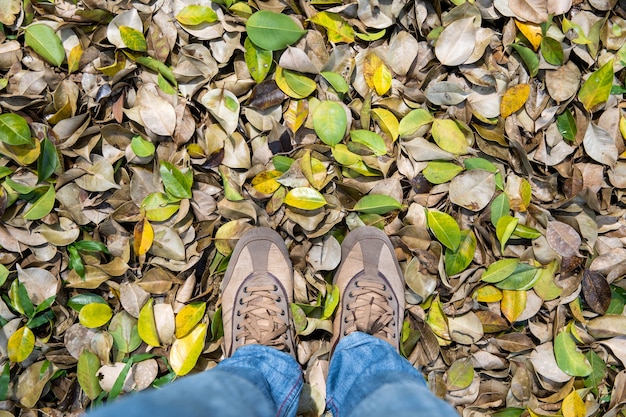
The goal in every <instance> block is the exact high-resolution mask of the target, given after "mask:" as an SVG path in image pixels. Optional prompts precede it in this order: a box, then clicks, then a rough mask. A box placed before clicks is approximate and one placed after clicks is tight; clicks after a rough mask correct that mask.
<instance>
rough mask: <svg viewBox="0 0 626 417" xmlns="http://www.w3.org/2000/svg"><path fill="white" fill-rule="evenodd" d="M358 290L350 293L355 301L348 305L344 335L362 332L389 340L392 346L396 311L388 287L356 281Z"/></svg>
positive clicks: (376, 283) (394, 336) (394, 335)
mask: <svg viewBox="0 0 626 417" xmlns="http://www.w3.org/2000/svg"><path fill="white" fill-rule="evenodd" d="M355 286H356V287H357V288H355V289H352V290H351V291H350V292H349V293H348V297H350V298H353V299H354V301H353V302H351V303H348V304H347V305H346V310H347V311H346V313H345V317H344V323H346V324H347V327H346V328H345V330H344V335H346V334H349V333H351V332H353V331H357V330H358V331H361V332H365V333H369V334H371V335H376V336H379V337H383V338H385V339H387V340H388V341H389V342H390V343H391V344H394V342H393V341H392V340H393V339H395V338H396V336H397V335H396V330H395V325H396V322H395V318H394V315H395V314H394V309H393V307H392V305H391V304H390V303H389V301H391V300H392V297H391V296H390V295H389V294H390V293H389V292H388V291H387V286H386V285H385V284H382V283H378V282H371V281H355Z"/></svg>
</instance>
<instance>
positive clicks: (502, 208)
mask: <svg viewBox="0 0 626 417" xmlns="http://www.w3.org/2000/svg"><path fill="white" fill-rule="evenodd" d="M510 212H511V207H510V206H509V198H508V197H507V195H506V194H505V193H501V194H499V195H498V196H497V197H496V198H494V199H493V201H492V202H491V224H493V226H494V227H496V226H497V225H498V221H499V220H500V218H501V217H502V216H508V215H509V213H510Z"/></svg>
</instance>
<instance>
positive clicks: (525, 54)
mask: <svg viewBox="0 0 626 417" xmlns="http://www.w3.org/2000/svg"><path fill="white" fill-rule="evenodd" d="M510 46H511V47H512V48H513V49H515V50H516V51H517V53H518V54H519V55H520V56H521V57H522V61H523V62H524V65H526V68H527V69H528V72H529V73H530V76H531V77H534V76H535V75H537V72H539V58H538V57H537V55H536V54H535V53H534V52H533V50H532V49H530V48H527V47H525V46H522V45H519V44H517V43H512V44H511V45H510Z"/></svg>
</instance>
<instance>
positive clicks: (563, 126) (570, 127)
mask: <svg viewBox="0 0 626 417" xmlns="http://www.w3.org/2000/svg"><path fill="white" fill-rule="evenodd" d="M556 127H557V128H558V129H559V133H560V134H561V136H563V139H565V140H568V141H570V142H574V140H575V139H576V133H577V132H578V128H577V127H576V120H574V116H573V115H572V112H570V111H569V109H565V111H564V112H563V113H561V114H559V115H558V116H557V117H556Z"/></svg>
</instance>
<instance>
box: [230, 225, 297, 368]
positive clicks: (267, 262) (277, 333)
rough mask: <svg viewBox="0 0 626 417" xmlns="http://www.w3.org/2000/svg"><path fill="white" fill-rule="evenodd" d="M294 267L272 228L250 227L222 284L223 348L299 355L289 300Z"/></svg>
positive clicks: (237, 247) (233, 350) (235, 250)
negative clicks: (258, 348)
mask: <svg viewBox="0 0 626 417" xmlns="http://www.w3.org/2000/svg"><path fill="white" fill-rule="evenodd" d="M291 302H293V268H292V265H291V261H290V259H289V253H288V252H287V247H286V246H285V242H284V241H283V239H282V238H281V236H280V235H279V234H278V233H276V232H275V231H273V230H272V229H268V228H255V229H251V230H250V231H248V232H247V233H246V234H245V235H244V236H243V237H242V238H241V239H240V240H239V242H237V245H236V246H235V249H234V251H233V254H232V256H231V258H230V261H229V263H228V268H227V269H226V274H225V275H224V280H223V282H222V320H223V324H224V338H223V349H224V354H225V355H226V357H230V356H232V355H233V353H235V350H237V349H238V348H240V347H241V346H244V345H250V344H259V345H265V346H271V347H275V348H276V349H279V350H281V351H284V352H286V353H288V354H290V355H291V356H293V357H294V359H295V357H296V344H295V335H294V326H293V324H292V323H293V320H292V319H291V310H290V303H291Z"/></svg>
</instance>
